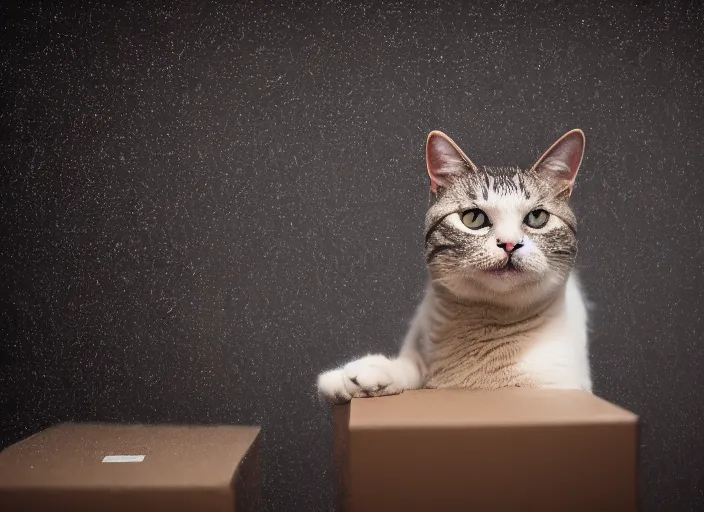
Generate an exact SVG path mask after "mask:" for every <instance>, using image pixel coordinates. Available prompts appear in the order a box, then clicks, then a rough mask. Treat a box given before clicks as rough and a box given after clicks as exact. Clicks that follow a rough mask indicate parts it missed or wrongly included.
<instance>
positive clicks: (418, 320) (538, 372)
mask: <svg viewBox="0 0 704 512" xmlns="http://www.w3.org/2000/svg"><path fill="white" fill-rule="evenodd" d="M584 147H585V138H584V134H583V133H582V131H581V130H572V131H570V132H568V133H566V134H565V135H563V136H562V137H561V138H560V139H559V140H558V141H557V142H555V144H553V145H552V147H550V149H549V150H548V151H546V152H545V154H543V156H542V157H540V158H539V159H538V161H537V162H536V164H535V165H533V166H532V167H531V168H529V169H526V170H521V169H519V168H516V167H477V166H476V165H474V163H472V161H471V160H470V159H469V158H468V157H467V155H465V154H464V152H463V151H462V150H461V149H460V148H459V146H458V145H457V144H455V142H454V141H452V139H450V138H449V137H448V136H447V135H445V134H444V133H442V132H439V131H433V132H431V133H430V134H429V135H428V139H427V144H426V159H427V167H428V174H429V176H430V201H429V207H428V211H427V214H426V220H425V257H426V263H427V266H428V274H429V280H428V286H427V289H426V293H425V296H424V299H423V300H422V302H421V304H420V305H419V307H418V309H417V311H416V314H415V316H414V318H413V320H412V322H411V325H410V329H409V331H408V333H407V334H406V338H405V340H404V342H403V345H402V347H401V350H400V352H399V354H398V356H397V357H396V358H393V359H390V358H387V357H385V356H383V355H368V356H366V357H363V358H361V359H358V360H356V361H352V362H350V363H348V364H347V365H345V366H344V367H342V368H339V369H336V370H332V371H329V372H326V373H323V374H322V375H320V376H319V377H318V390H319V393H320V395H321V396H322V397H323V398H325V399H326V400H327V401H329V402H332V403H340V402H346V401H349V400H350V399H351V398H353V397H367V396H380V395H389V394H397V393H401V392H402V391H403V390H406V389H416V388H421V387H426V388H466V389H496V388H503V387H512V386H520V387H535V388H561V389H582V390H585V391H591V377H590V370H589V356H588V350H587V312H586V308H585V302H584V299H583V297H582V293H581V292H580V287H579V283H578V281H577V277H576V275H575V272H574V270H573V265H574V262H575V257H576V255H577V240H576V221H575V216H574V214H573V212H572V210H571V209H570V205H569V199H570V196H571V194H572V189H573V186H574V180H575V177H576V175H577V171H578V170H579V167H580V164H581V162H582V156H583V154H584Z"/></svg>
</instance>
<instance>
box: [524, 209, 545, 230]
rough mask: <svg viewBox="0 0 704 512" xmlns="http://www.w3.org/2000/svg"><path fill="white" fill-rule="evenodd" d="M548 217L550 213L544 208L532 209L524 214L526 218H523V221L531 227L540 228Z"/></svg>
mask: <svg viewBox="0 0 704 512" xmlns="http://www.w3.org/2000/svg"><path fill="white" fill-rule="evenodd" d="M548 219H550V214H549V213H548V212H546V211H545V210H533V211H532V212H530V213H529V214H528V215H526V218H525V219H523V222H525V223H526V225H528V226H530V227H531V228H533V229H540V228H542V227H544V226H545V224H547V223H548Z"/></svg>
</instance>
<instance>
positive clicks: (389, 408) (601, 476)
mask: <svg viewBox="0 0 704 512" xmlns="http://www.w3.org/2000/svg"><path fill="white" fill-rule="evenodd" d="M334 412H335V414H334V419H333V423H334V428H335V457H336V460H337V468H338V477H339V480H338V482H337V483H338V486H339V487H338V491H339V493H340V494H339V496H338V498H339V500H340V505H341V507H340V508H341V509H343V510H347V511H365V512H372V511H376V510H384V511H390V510H403V511H414V510H423V511H428V510H438V511H443V512H449V511H468V510H472V511H479V512H484V511H504V510H505V511H511V512H513V511H517V510H522V511H523V510H524V511H560V512H564V511H570V512H574V511H590V512H595V511H599V512H604V511H618V512H629V511H633V510H636V508H637V478H636V474H637V470H636V464H637V447H638V444H637V443H638V441H637V420H638V419H637V417H636V416H635V415H634V414H631V413H630V412H628V411H625V410H623V409H621V408H619V407H617V406H615V405H612V404H610V403H608V402H606V401H604V400H601V399H599V398H597V397H595V396H594V395H591V394H589V393H585V392H582V391H564V390H540V389H524V388H512V389H502V390H496V391H462V390H419V391H411V392H405V393H402V394H401V395H397V396H388V397H381V398H362V399H353V400H352V402H351V404H348V405H345V406H336V407H335V411H334Z"/></svg>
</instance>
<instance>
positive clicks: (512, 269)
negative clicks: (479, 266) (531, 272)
mask: <svg viewBox="0 0 704 512" xmlns="http://www.w3.org/2000/svg"><path fill="white" fill-rule="evenodd" d="M487 272H488V273H489V274H491V275H493V276H499V277H504V276H510V275H515V274H518V273H520V272H521V269H520V268H518V267H516V265H514V263H513V260H511V259H510V258H509V259H508V260H507V261H506V263H505V264H504V266H503V267H499V268H492V269H489V270H487Z"/></svg>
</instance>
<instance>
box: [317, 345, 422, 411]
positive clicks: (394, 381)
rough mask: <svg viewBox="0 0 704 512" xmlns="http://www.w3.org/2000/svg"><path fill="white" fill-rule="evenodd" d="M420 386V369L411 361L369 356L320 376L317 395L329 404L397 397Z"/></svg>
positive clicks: (401, 358) (400, 358)
mask: <svg viewBox="0 0 704 512" xmlns="http://www.w3.org/2000/svg"><path fill="white" fill-rule="evenodd" d="M419 383H420V370H419V368H418V367H417V365H416V364H415V363H414V362H413V361H412V360H410V359H406V358H403V357H399V358H398V359H389V358H387V357H385V356H382V355H370V356H367V357H363V358H361V359H357V360H356V361H352V362H351V363H348V364H346V365H345V366H344V367H342V368H338V369H337V370H332V371H329V372H325V373H323V374H321V375H320V376H319V377H318V393H319V394H320V396H321V397H322V398H323V399H324V400H326V401H327V402H330V403H344V402H349V401H350V399H352V398H360V397H370V396H383V395H397V394H399V393H401V392H402V391H404V390H405V389H413V388H417V387H418V386H419Z"/></svg>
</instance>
